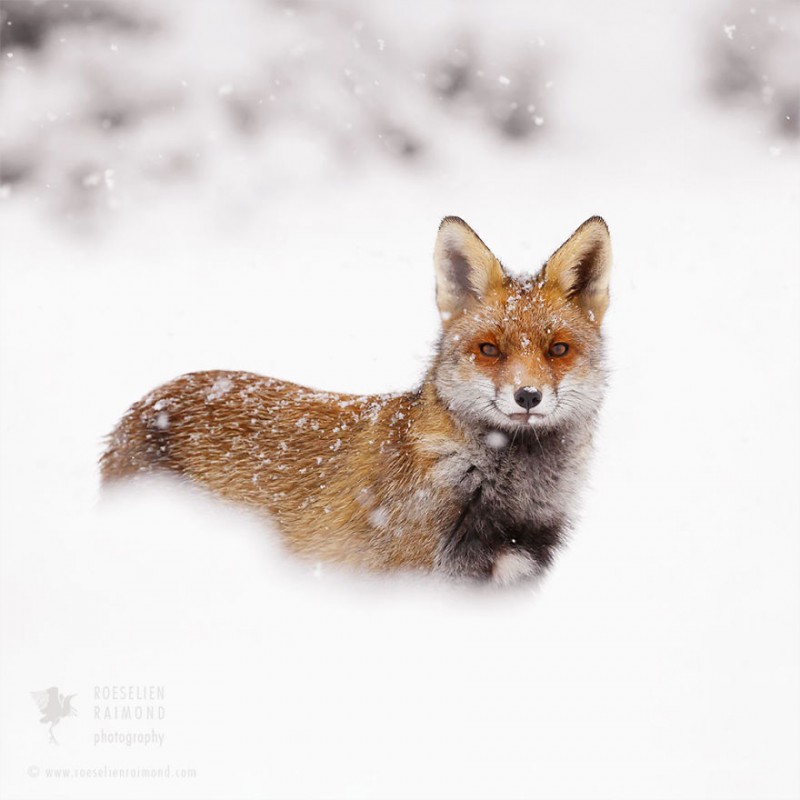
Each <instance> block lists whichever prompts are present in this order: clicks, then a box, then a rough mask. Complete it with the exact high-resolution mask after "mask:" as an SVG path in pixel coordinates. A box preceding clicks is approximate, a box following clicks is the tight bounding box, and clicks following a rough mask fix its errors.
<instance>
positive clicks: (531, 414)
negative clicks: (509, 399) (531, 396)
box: [506, 411, 547, 423]
mask: <svg viewBox="0 0 800 800" xmlns="http://www.w3.org/2000/svg"><path fill="white" fill-rule="evenodd" d="M506 416H507V417H508V418H509V419H513V420H514V422H522V423H526V422H528V421H529V420H530V419H537V418H538V419H544V418H545V417H546V416H547V414H541V413H539V412H537V411H522V412H520V413H519V414H516V413H515V414H506Z"/></svg>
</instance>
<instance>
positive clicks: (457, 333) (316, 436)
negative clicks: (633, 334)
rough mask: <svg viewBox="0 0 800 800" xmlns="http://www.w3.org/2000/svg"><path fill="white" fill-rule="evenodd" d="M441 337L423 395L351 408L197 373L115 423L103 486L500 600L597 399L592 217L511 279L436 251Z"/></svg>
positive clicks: (546, 534) (596, 231)
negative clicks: (215, 499) (164, 484)
mask: <svg viewBox="0 0 800 800" xmlns="http://www.w3.org/2000/svg"><path fill="white" fill-rule="evenodd" d="M434 266H435V273H436V302H437V305H438V308H439V313H440V316H441V320H442V330H441V335H440V339H439V342H438V346H437V349H436V353H435V356H434V358H433V361H432V364H431V366H430V368H429V370H428V372H427V374H426V376H425V379H424V380H423V381H422V384H421V385H420V386H419V388H417V389H414V390H413V391H410V392H406V393H404V394H396V395H388V394H387V395H370V396H356V395H344V394H334V393H331V392H323V391H316V390H313V389H308V388H305V387H303V386H297V385H295V384H292V383H287V382H285V381H280V380H276V379H274V378H266V377H261V376H259V375H254V374H250V373H246V372H222V371H213V372H196V373H191V374H188V375H184V376H182V377H179V378H177V379H175V380H174V381H172V382H170V383H167V384H165V385H164V386H161V387H160V388H158V389H155V390H154V391H152V392H150V394H148V395H147V396H146V397H145V398H144V399H142V400H141V401H139V402H138V403H136V404H135V405H133V406H132V407H131V409H130V410H129V411H128V412H127V413H126V414H125V416H124V417H123V418H122V420H121V421H120V423H119V425H118V426H117V428H116V430H115V431H114V432H113V433H112V434H111V436H110V437H109V443H108V449H107V450H106V452H105V453H104V454H103V456H102V458H101V468H102V475H103V479H104V481H105V482H111V481H116V480H117V479H120V478H124V477H129V476H132V475H136V474H138V473H148V472H155V471H167V472H170V473H173V474H177V475H179V476H182V477H184V478H185V479H187V480H190V481H192V482H194V483H196V484H199V485H201V486H204V487H206V488H208V489H210V490H211V491H212V492H216V493H217V494H219V495H221V496H223V497H225V498H228V499H230V500H233V501H236V502H238V503H242V504H245V505H247V506H249V507H251V508H253V509H256V510H257V511H259V512H262V513H264V514H265V515H266V516H268V517H269V518H270V519H271V520H272V521H273V522H274V524H275V525H276V526H277V528H278V529H279V531H280V532H281V534H282V536H283V539H284V540H285V542H286V544H287V545H288V546H289V548H290V549H291V550H293V551H295V552H297V553H299V554H301V555H304V556H308V557H312V558H315V559H325V560H330V561H334V562H339V563H344V564H349V565H354V566H357V567H362V568H367V569H371V570H408V569H411V570H422V571H425V572H432V573H438V574H442V575H445V576H448V577H450V578H457V579H471V580H478V581H493V582H495V583H498V584H502V585H507V584H511V583H515V582H517V581H520V580H522V579H525V578H528V577H532V576H535V575H537V574H539V573H541V572H542V571H543V570H544V569H545V568H547V567H548V566H550V564H551V562H552V560H553V556H554V552H555V551H556V549H557V548H558V547H559V545H560V544H561V543H562V542H563V540H564V536H565V534H566V532H567V531H568V529H569V527H570V521H571V511H572V508H573V506H574V501H575V499H576V493H577V490H578V489H579V486H580V483H581V478H582V475H583V473H584V471H585V467H586V463H587V459H588V455H589V451H590V446H591V440H592V431H593V428H594V423H595V420H596V418H597V415H598V411H599V409H600V405H601V401H602V396H603V390H604V386H605V383H606V372H605V368H604V357H603V341H602V336H601V331H600V325H601V322H602V320H603V315H604V314H605V312H606V309H607V307H608V298H609V293H608V281H609V271H610V267H611V242H610V238H609V234H608V228H607V226H606V224H605V222H604V221H603V220H602V219H601V218H600V217H592V218H591V219H588V220H587V221H586V222H584V223H583V225H581V226H580V227H579V228H578V229H577V230H576V231H575V233H574V234H573V235H572V236H571V237H570V238H569V239H568V240H567V241H566V242H565V243H564V244H563V245H562V246H561V247H560V248H559V249H558V250H556V252H555V253H554V254H553V255H552V256H551V257H550V259H549V260H548V261H547V262H546V264H545V265H544V266H543V267H542V269H541V270H540V271H539V272H538V274H536V275H535V276H525V277H514V276H512V275H510V274H509V273H507V272H506V271H505V269H504V268H503V266H502V265H501V264H500V262H499V261H498V259H497V258H496V257H495V256H494V255H493V254H492V252H491V251H490V250H489V248H488V247H487V246H486V245H485V244H484V243H483V241H482V240H481V239H480V238H479V237H478V235H477V234H476V233H475V232H474V231H473V230H472V228H470V227H469V226H468V225H467V224H466V223H465V222H464V221H463V220H462V219H460V218H458V217H446V218H445V219H444V220H443V221H442V223H441V225H440V227H439V233H438V236H437V239H436V245H435V250H434Z"/></svg>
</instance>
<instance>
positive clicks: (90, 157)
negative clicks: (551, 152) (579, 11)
mask: <svg viewBox="0 0 800 800" xmlns="http://www.w3.org/2000/svg"><path fill="white" fill-rule="evenodd" d="M484 18H485V15H484ZM2 30H3V37H2V73H0V104H2V106H1V107H2V120H3V125H2V138H0V147H1V148H2V160H1V161H0V164H1V165H2V166H1V167H0V170H1V174H0V183H2V184H3V185H4V186H5V187H6V193H9V192H10V191H13V192H18V191H25V190H26V189H29V188H31V187H38V188H42V187H47V189H48V191H49V193H50V196H52V197H55V198H58V200H59V203H60V205H61V207H62V208H67V209H69V210H70V211H71V212H76V211H81V210H87V209H89V208H92V207H94V206H95V205H97V203H98V202H100V201H101V200H102V202H103V203H111V204H113V203H119V202H124V198H125V196H126V194H125V193H126V192H127V193H131V192H133V193H134V194H136V196H137V197H141V196H142V194H146V193H147V192H148V191H154V190H155V187H157V186H162V187H163V185H164V183H165V182H175V181H185V180H190V179H191V178H192V176H194V175H196V174H197V172H198V171H199V170H200V169H204V168H207V167H208V166H209V165H212V164H218V163H219V161H220V160H223V161H224V162H225V164H226V168H228V169H231V170H233V171H234V172H235V171H236V170H237V168H241V165H242V164H246V165H247V171H248V172H249V173H251V174H256V175H258V176H260V178H261V180H263V181H265V182H266V183H269V184H271V185H273V186H274V185H275V184H277V183H278V182H280V181H287V180H289V181H290V180H292V179H293V178H296V177H302V176H304V175H307V174H308V173H315V172H317V171H320V170H325V169H326V168H328V167H330V166H331V165H340V166H341V165H342V164H345V165H347V166H348V168H352V167H353V166H356V165H357V164H358V163H359V162H362V161H364V160H368V159H369V158H371V157H374V158H380V159H389V160H396V161H400V162H413V161H416V160H420V159H434V158H436V156H437V154H439V153H441V152H442V151H443V150H444V149H446V148H448V147H451V146H452V145H453V142H454V141H455V140H456V139H458V137H459V135H460V134H461V133H462V132H464V131H481V130H483V131H485V132H487V133H488V134H490V135H491V136H495V137H496V138H497V139H508V140H516V141H521V142H527V141H530V140H532V138H533V137H534V135H535V134H536V133H537V131H538V130H539V126H540V125H541V123H542V121H543V114H544V110H543V108H542V106H543V103H544V97H545V92H544V79H543V71H542V65H541V61H540V52H541V47H540V45H539V43H537V41H536V38H535V36H533V35H532V34H531V32H530V31H529V30H528V31H524V30H521V29H518V30H516V31H513V32H510V33H509V32H505V33H501V32H500V31H499V30H498V29H492V28H489V27H486V26H484V25H481V24H480V18H478V19H477V21H476V20H475V19H472V21H471V18H470V16H469V15H465V14H463V13H461V11H460V6H459V5H458V4H457V3H444V4H440V5H439V6H438V11H433V12H431V13H426V14H423V15H412V14H411V13H410V12H409V9H408V8H407V7H405V6H404V4H399V3H398V4H393V3H379V4H369V3H368V2H367V0H359V1H358V2H337V3H329V2H322V0H320V1H319V2H311V1H310V0H294V1H293V2H276V0H225V1H224V2H219V0H192V2H187V1H186V0H170V2H157V1H156V0H135V1H128V2H125V1H124V0H78V1H77V2H76V1H75V0H71V2H62V1H61V0H44V2H32V1H31V0H4V2H3V5H2ZM148 187H151V188H150V189H148ZM112 188H116V191H115V192H113V193H112V192H110V191H109V190H110V189H112ZM120 190H123V191H120Z"/></svg>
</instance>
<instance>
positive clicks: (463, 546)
mask: <svg viewBox="0 0 800 800" xmlns="http://www.w3.org/2000/svg"><path fill="white" fill-rule="evenodd" d="M556 444H557V445H561V444H562V443H561V442H560V441H558V442H557V443H556ZM465 455H469V456H470V457H469V458H467V459H466V461H465V463H463V464H462V470H461V476H460V479H459V480H458V482H457V484H456V485H455V486H454V489H453V498H454V500H455V504H454V505H455V509H456V510H455V514H454V515H453V516H452V517H451V518H450V519H449V521H448V523H449V524H448V525H447V526H446V528H445V529H443V530H441V531H440V539H439V549H438V558H437V562H438V567H439V569H441V570H442V571H444V572H446V573H448V574H451V575H454V576H461V577H468V578H475V579H492V578H494V579H497V578H498V571H501V570H502V568H503V567H502V565H503V564H504V563H508V562H509V561H513V562H515V563H516V564H517V565H521V568H522V569H523V570H524V571H527V573H528V574H533V573H536V572H540V571H541V570H542V569H544V568H546V567H547V566H549V564H550V563H551V561H552V559H553V555H554V552H555V550H556V548H557V547H558V545H559V544H560V543H561V541H562V539H563V536H564V533H565V531H566V528H567V526H568V524H569V516H570V509H571V506H572V504H573V496H574V486H575V476H576V473H577V472H578V471H579V469H580V464H579V461H580V459H579V458H578V454H577V453H576V452H575V450H574V449H569V448H564V447H561V446H553V447H551V448H549V449H545V448H543V447H541V445H538V443H537V446H536V447H535V448H532V447H527V446H521V447H518V448H516V449H515V450H513V451H506V452H501V453H493V452H490V453H486V452H483V451H480V450H478V451H477V452H472V453H469V454H465ZM467 461H468V462H469V463H466V462H467Z"/></svg>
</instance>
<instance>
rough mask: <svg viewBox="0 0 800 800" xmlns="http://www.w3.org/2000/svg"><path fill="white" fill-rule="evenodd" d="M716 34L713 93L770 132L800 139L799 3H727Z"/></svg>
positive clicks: (713, 40)
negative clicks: (758, 119)
mask: <svg viewBox="0 0 800 800" xmlns="http://www.w3.org/2000/svg"><path fill="white" fill-rule="evenodd" d="M720 12H721V13H720V15H719V17H718V18H717V20H716V23H715V25H714V29H713V30H712V32H711V37H710V45H709V58H710V62H711V90H712V92H713V94H714V95H715V96H716V97H717V99H718V100H720V101H721V102H723V103H725V104H727V105H730V106H734V107H741V108H744V109H750V110H751V111H755V112H756V113H758V114H760V115H761V116H762V117H763V118H764V119H765V120H766V121H767V128H768V129H772V130H777V131H778V132H780V133H781V134H783V135H785V136H788V137H792V138H794V137H797V135H798V133H800V121H799V120H800V117H799V116H798V111H800V108H799V106H800V3H798V2H797V0H733V1H732V2H731V1H730V0H729V2H726V3H725V4H724V5H723V6H722V7H721V9H720Z"/></svg>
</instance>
